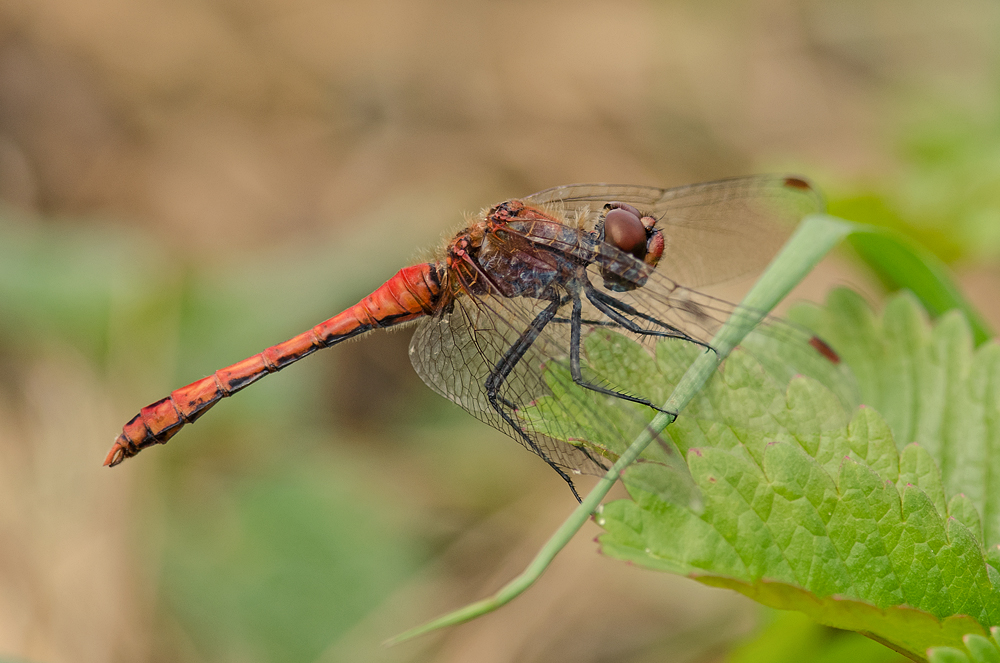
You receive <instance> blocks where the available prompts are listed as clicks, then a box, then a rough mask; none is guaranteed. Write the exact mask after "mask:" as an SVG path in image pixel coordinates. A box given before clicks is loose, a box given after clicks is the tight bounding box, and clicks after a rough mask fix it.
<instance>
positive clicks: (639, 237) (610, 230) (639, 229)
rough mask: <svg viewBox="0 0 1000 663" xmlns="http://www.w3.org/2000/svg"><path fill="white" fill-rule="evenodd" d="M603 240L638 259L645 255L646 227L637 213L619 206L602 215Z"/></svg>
mask: <svg viewBox="0 0 1000 663" xmlns="http://www.w3.org/2000/svg"><path fill="white" fill-rule="evenodd" d="M604 241H605V242H607V243H608V244H610V245H612V246H613V247H615V248H616V249H618V250H619V251H624V252H625V253H630V254H632V255H633V256H635V257H636V258H638V259H639V260H642V259H643V258H644V257H645V256H646V228H645V227H644V226H643V225H642V221H641V220H640V219H639V216H638V215H637V214H633V213H632V212H631V211H630V210H627V209H623V208H621V207H618V208H615V209H613V210H610V211H609V212H608V213H607V215H606V216H605V217H604Z"/></svg>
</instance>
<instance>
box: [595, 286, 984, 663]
mask: <svg viewBox="0 0 1000 663" xmlns="http://www.w3.org/2000/svg"><path fill="white" fill-rule="evenodd" d="M796 317H797V319H798V320H799V321H800V322H806V323H809V324H810V325H811V326H813V327H814V328H816V329H818V330H819V331H820V333H821V335H822V336H823V337H824V338H825V339H826V340H828V341H831V342H832V343H831V345H832V346H833V348H834V349H835V350H836V351H837V352H838V353H839V354H840V356H841V357H842V358H843V360H844V362H845V363H846V364H848V365H849V366H850V367H851V368H853V369H856V376H857V384H858V386H859V388H860V390H861V393H862V394H863V398H864V402H865V403H866V404H868V405H869V406H866V407H861V408H859V409H857V410H855V411H853V413H852V412H850V411H848V410H847V409H845V407H844V404H843V403H844V401H843V400H842V399H841V398H839V397H838V396H837V395H836V394H835V393H834V392H835V390H834V391H831V390H829V389H827V388H826V387H824V386H823V385H821V384H820V383H819V382H818V381H816V380H814V379H812V378H809V377H805V376H797V377H794V378H792V379H791V380H790V381H787V382H786V381H783V380H782V379H781V378H780V376H779V375H777V374H776V372H775V371H773V370H768V369H767V368H765V367H767V366H770V365H772V364H773V363H775V362H777V361H779V360H780V359H781V357H780V356H779V357H776V356H773V355H771V356H768V355H767V351H768V348H767V347H766V346H764V347H763V348H761V347H759V346H754V351H755V353H756V355H757V357H761V358H762V360H761V361H760V362H758V361H757V360H756V358H755V357H754V356H752V355H750V354H749V353H748V352H745V351H741V350H737V351H736V352H734V353H733V354H732V355H731V356H730V357H729V358H728V359H727V360H726V363H725V364H724V366H723V369H722V370H721V371H720V373H719V375H718V376H717V377H716V378H715V379H713V380H712V381H711V382H710V383H709V384H708V385H707V386H706V388H705V390H704V391H703V392H702V393H701V394H700V395H699V396H698V397H697V398H696V399H695V400H694V401H692V403H691V405H690V406H689V408H688V409H687V410H686V411H685V412H684V413H683V414H682V416H681V417H680V418H679V419H678V421H677V422H676V424H675V425H673V426H671V427H669V428H667V429H666V431H665V433H666V435H668V436H669V437H670V439H671V441H672V442H673V443H674V445H676V447H677V448H678V449H679V450H680V451H681V452H683V453H684V454H685V458H686V461H687V465H688V468H689V470H690V475H691V479H692V481H693V482H694V484H695V485H696V487H697V490H698V491H699V493H700V494H701V496H702V500H703V508H702V509H701V510H693V509H690V508H687V507H685V505H683V504H682V503H679V502H677V501H671V500H666V499H663V498H662V496H661V495H659V494H657V493H655V492H649V491H644V490H643V487H642V486H641V485H638V486H637V485H634V484H629V483H628V481H627V479H628V477H627V476H626V485H627V486H628V487H629V490H630V492H631V493H632V496H633V500H632V501H629V500H621V501H617V502H613V503H611V504H608V505H606V506H605V507H604V508H603V510H602V511H601V512H600V514H599V516H598V523H599V524H600V525H601V526H602V527H604V528H605V530H606V531H605V533H604V534H603V535H602V536H601V537H600V542H601V548H602V551H603V552H605V553H607V554H609V555H611V556H613V557H616V558H619V559H623V560H627V561H630V562H633V563H635V564H639V565H642V566H646V567H649V568H653V569H659V570H664V571H669V572H672V573H678V574H685V575H689V576H690V577H693V578H695V579H697V580H699V581H701V582H703V583H705V584H709V585H713V586H718V587H729V588H731V589H735V590H736V591H739V592H741V593H743V594H746V595H748V596H750V597H752V598H754V599H755V600H757V601H760V602H761V603H764V604H766V605H769V606H772V607H776V608H782V609H794V610H799V611H802V612H804V613H806V614H807V615H809V616H810V617H812V618H813V619H815V620H816V621H818V622H820V623H822V624H826V625H829V626H834V627H837V628H842V629H849V630H855V631H858V632H861V633H864V634H865V635H868V636H869V637H871V638H873V639H875V640H877V641H879V642H882V643H884V644H887V645H889V646H891V647H893V648H895V649H897V650H898V651H901V652H905V653H906V654H907V655H909V656H911V657H914V658H917V659H923V658H925V657H926V656H928V654H927V651H928V649H930V648H932V647H939V648H940V647H951V648H952V649H954V650H955V651H956V652H961V654H962V655H963V656H966V657H969V656H972V655H973V653H972V651H971V649H970V648H971V647H972V646H978V645H970V644H969V643H970V642H976V643H979V644H981V641H980V640H975V639H970V638H971V637H972V636H976V637H977V638H985V637H986V636H987V629H988V628H989V627H991V626H994V625H998V624H1000V588H998V585H997V583H998V582H1000V573H998V572H997V570H996V567H994V566H992V565H990V564H987V551H986V550H984V547H983V542H984V541H985V542H986V543H987V544H988V545H989V546H991V548H990V552H989V559H990V560H991V563H992V564H995V563H996V560H1000V548H998V547H997V546H996V544H997V542H998V540H1000V537H998V534H1000V524H998V523H996V522H994V521H995V520H997V518H996V514H997V513H998V512H997V507H996V499H997V496H995V495H993V493H996V492H997V491H996V489H995V488H993V485H992V483H991V482H992V481H995V479H993V477H994V476H1000V475H997V474H996V473H995V472H994V471H993V470H994V464H995V463H996V459H995V458H993V456H994V454H991V453H990V450H992V449H993V448H994V447H995V445H996V444H998V443H1000V440H998V439H997V435H998V434H1000V431H998V428H1000V427H998V426H997V425H996V423H997V422H1000V390H997V389H996V388H995V387H994V385H996V384H997V383H998V381H1000V365H998V364H997V359H996V357H997V352H998V349H997V347H996V346H995V345H994V344H988V345H985V346H983V347H981V348H979V349H978V350H976V349H974V348H973V343H972V335H971V333H970V331H969V327H968V325H966V324H965V323H964V319H963V318H961V317H960V316H959V315H957V314H949V315H947V316H945V317H944V318H942V319H941V320H940V321H939V322H938V324H936V325H935V326H933V327H932V326H931V325H930V324H929V323H928V321H927V318H926V315H925V314H924V313H923V311H922V310H921V309H920V307H919V305H918V304H917V303H916V302H915V300H914V299H913V297H912V296H909V295H901V296H898V297H896V298H894V299H893V300H892V301H891V302H889V304H888V305H887V306H886V310H885V313H884V314H883V315H882V316H876V315H875V314H873V313H872V312H871V311H870V310H868V308H867V306H865V305H864V304H863V302H862V301H861V300H860V298H859V297H857V296H856V295H854V294H852V293H847V292H845V291H838V292H835V293H834V294H833V295H831V297H830V300H829V302H828V304H827V306H826V307H825V308H818V307H808V308H805V309H802V310H800V311H798V312H797V313H796ZM813 323H815V324H813ZM827 332H832V333H827ZM748 345H752V344H750V343H748ZM770 350H771V351H772V352H780V348H779V347H774V348H770ZM622 351H623V350H619V352H622ZM669 351H670V346H663V348H662V352H664V353H666V352H669ZM872 405H873V406H875V407H871V406H872ZM882 408H884V411H885V416H883V415H882V414H881V410H882ZM996 469H1000V468H996ZM942 651H943V650H942ZM937 655H938V656H948V655H949V654H947V653H946V652H945V653H940V654H937ZM942 660H943V659H942Z"/></svg>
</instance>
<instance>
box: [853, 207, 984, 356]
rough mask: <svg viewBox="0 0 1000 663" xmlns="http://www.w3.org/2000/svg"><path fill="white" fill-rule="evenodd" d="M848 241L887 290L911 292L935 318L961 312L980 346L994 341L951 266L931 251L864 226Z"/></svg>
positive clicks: (901, 236)
mask: <svg viewBox="0 0 1000 663" xmlns="http://www.w3.org/2000/svg"><path fill="white" fill-rule="evenodd" d="M847 241H848V242H849V243H850V245H851V247H853V248H854V250H855V251H857V253H858V255H859V256H860V257H861V259H862V260H864V261H865V262H866V263H867V264H868V266H869V267H871V268H872V269H873V270H875V273H876V275H878V277H879V278H880V279H881V280H882V283H883V284H884V285H885V286H886V288H888V289H889V290H899V289H901V288H907V289H909V290H910V291H912V292H913V293H914V294H915V295H916V296H917V297H918V298H919V299H920V302H921V303H922V304H923V305H924V306H925V307H926V308H927V310H928V311H929V312H930V314H931V315H932V316H934V317H937V316H940V315H942V314H944V313H945V312H946V311H951V310H958V311H961V312H962V313H964V314H965V316H966V318H967V319H968V320H969V321H970V322H971V325H972V330H973V333H974V335H975V338H976V344H977V345H978V344H981V343H984V342H986V341H987V340H989V339H990V338H992V336H993V332H992V331H991V330H990V327H989V324H988V323H987V322H986V321H985V320H984V319H983V318H982V316H980V315H979V312H978V311H977V310H976V309H975V307H974V306H972V304H971V303H970V302H969V301H968V300H967V299H966V298H965V296H964V295H963V294H962V292H961V291H960V290H959V289H958V287H957V286H956V285H955V283H954V281H953V280H952V278H951V275H950V273H949V270H948V267H947V266H946V265H945V264H944V262H943V261H942V260H941V259H940V258H938V257H937V256H936V255H934V253H932V252H931V251H930V250H928V249H926V248H924V247H923V246H921V245H920V244H919V243H918V242H916V241H914V240H912V239H910V238H908V237H907V236H906V235H904V234H902V233H900V232H897V231H895V230H891V229H888V228H880V227H878V226H869V225H864V224H856V225H855V228H854V231H853V232H852V233H851V234H850V235H849V236H848V237H847Z"/></svg>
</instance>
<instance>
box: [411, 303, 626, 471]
mask: <svg viewBox="0 0 1000 663" xmlns="http://www.w3.org/2000/svg"><path fill="white" fill-rule="evenodd" d="M546 305H547V302H544V301H539V300H532V299H527V298H517V299H516V300H514V299H508V298H504V297H501V296H482V297H478V296H477V297H469V296H460V297H457V298H456V299H455V301H454V302H453V304H452V306H450V307H449V308H448V309H447V310H445V311H442V312H441V313H440V314H438V315H436V316H433V317H431V318H428V319H425V320H423V321H422V322H421V323H420V325H419V326H418V328H417V331H416V333H415V334H414V335H413V339H412V341H411V342H410V360H411V362H412V363H413V367H414V369H415V370H416V372H417V374H418V375H419V376H420V378H421V379H422V380H423V381H424V382H425V383H426V384H427V385H428V386H429V387H431V388H432V389H433V390H434V391H436V392H437V393H439V394H441V395H442V396H444V397H445V398H447V399H449V400H451V401H452V402H454V403H456V404H457V405H459V406H460V407H462V408H463V409H465V410H466V411H468V412H469V413H470V414H472V415H473V416H474V417H476V418H477V419H479V420H480V421H483V422H484V423H487V424H489V425H490V426H493V427H494V428H496V429H497V430H500V431H501V432H503V433H505V434H507V435H509V436H510V437H512V438H514V439H515V440H517V441H518V442H520V443H521V444H522V445H523V446H525V447H527V448H528V449H529V450H531V451H533V452H535V453H539V455H543V454H544V457H545V458H546V459H547V460H549V461H551V462H552V463H553V464H555V465H557V466H558V467H560V468H562V469H564V470H568V471H570V472H578V473H584V474H603V473H604V472H605V471H606V467H604V466H603V465H607V466H608V467H610V464H608V463H605V462H602V461H601V460H599V459H597V458H594V457H593V456H592V455H588V454H587V453H585V452H584V451H582V450H581V449H580V448H579V447H576V446H574V445H573V444H570V443H568V442H567V441H566V440H565V439H556V438H554V437H551V436H549V435H545V434H544V433H542V432H540V431H539V430H536V429H535V427H534V426H532V425H531V423H530V422H526V421H521V420H520V419H519V417H518V411H520V410H522V409H524V408H526V407H528V406H530V405H531V404H533V403H535V402H536V401H537V400H538V399H540V398H543V397H546V396H549V395H551V393H552V392H551V389H550V387H549V385H548V383H547V382H546V378H545V368H546V366H552V365H553V363H559V362H562V363H564V364H565V365H566V366H568V360H567V359H566V357H567V356H568V347H567V346H565V345H564V339H563V338H562V336H563V335H562V334H558V333H556V334H554V333H553V332H555V331H557V330H555V329H553V330H548V329H545V330H543V332H542V334H541V335H540V336H539V337H538V338H537V339H536V341H535V342H534V343H533V344H532V345H531V347H530V348H529V349H528V351H527V352H526V353H525V355H524V356H523V357H522V358H521V360H520V361H519V362H518V363H517V365H516V366H515V367H514V369H513V370H512V371H511V373H510V375H509V376H508V377H507V379H506V380H505V381H504V382H503V383H502V385H501V386H500V388H499V390H498V393H497V397H498V403H500V404H501V407H504V404H507V407H506V411H508V413H509V414H510V415H511V416H512V417H513V419H514V421H515V423H517V424H518V427H519V428H520V429H521V431H518V430H517V429H515V427H514V426H512V425H511V422H510V421H508V420H506V419H505V418H504V417H503V416H502V415H501V414H500V412H498V411H497V409H496V408H495V407H494V406H493V405H492V404H491V402H490V398H489V396H488V394H487V392H486V382H487V380H488V379H489V377H490V375H491V374H492V372H493V371H494V369H495V367H496V366H497V364H498V363H499V362H500V361H501V360H502V359H503V358H504V356H505V355H506V354H507V353H508V351H509V350H510V348H511V347H513V346H514V345H515V344H516V342H517V340H518V338H519V337H520V336H521V334H522V333H523V332H524V331H525V330H526V329H527V328H528V327H529V325H530V324H531V322H532V320H533V319H534V318H535V317H536V316H537V315H538V314H539V313H541V311H542V310H543V309H544V308H545V306H546ZM551 324H555V325H556V326H560V325H561V323H558V322H557V323H550V325H551ZM565 335H566V338H568V329H567V330H566V334H565ZM567 370H568V369H567ZM561 403H562V406H563V407H564V408H567V409H575V405H576V404H575V403H574V402H573V399H572V397H570V398H569V399H566V400H563V401H561ZM510 406H512V407H510ZM574 414H580V413H574ZM522 431H523V433H524V435H527V436H528V437H530V438H531V440H532V442H533V443H534V445H535V446H536V447H537V449H533V448H532V447H531V446H529V444H528V443H527V442H526V441H525V439H524V437H523V436H522V434H521V432H522ZM566 437H569V436H566ZM595 461H596V462H595Z"/></svg>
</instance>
